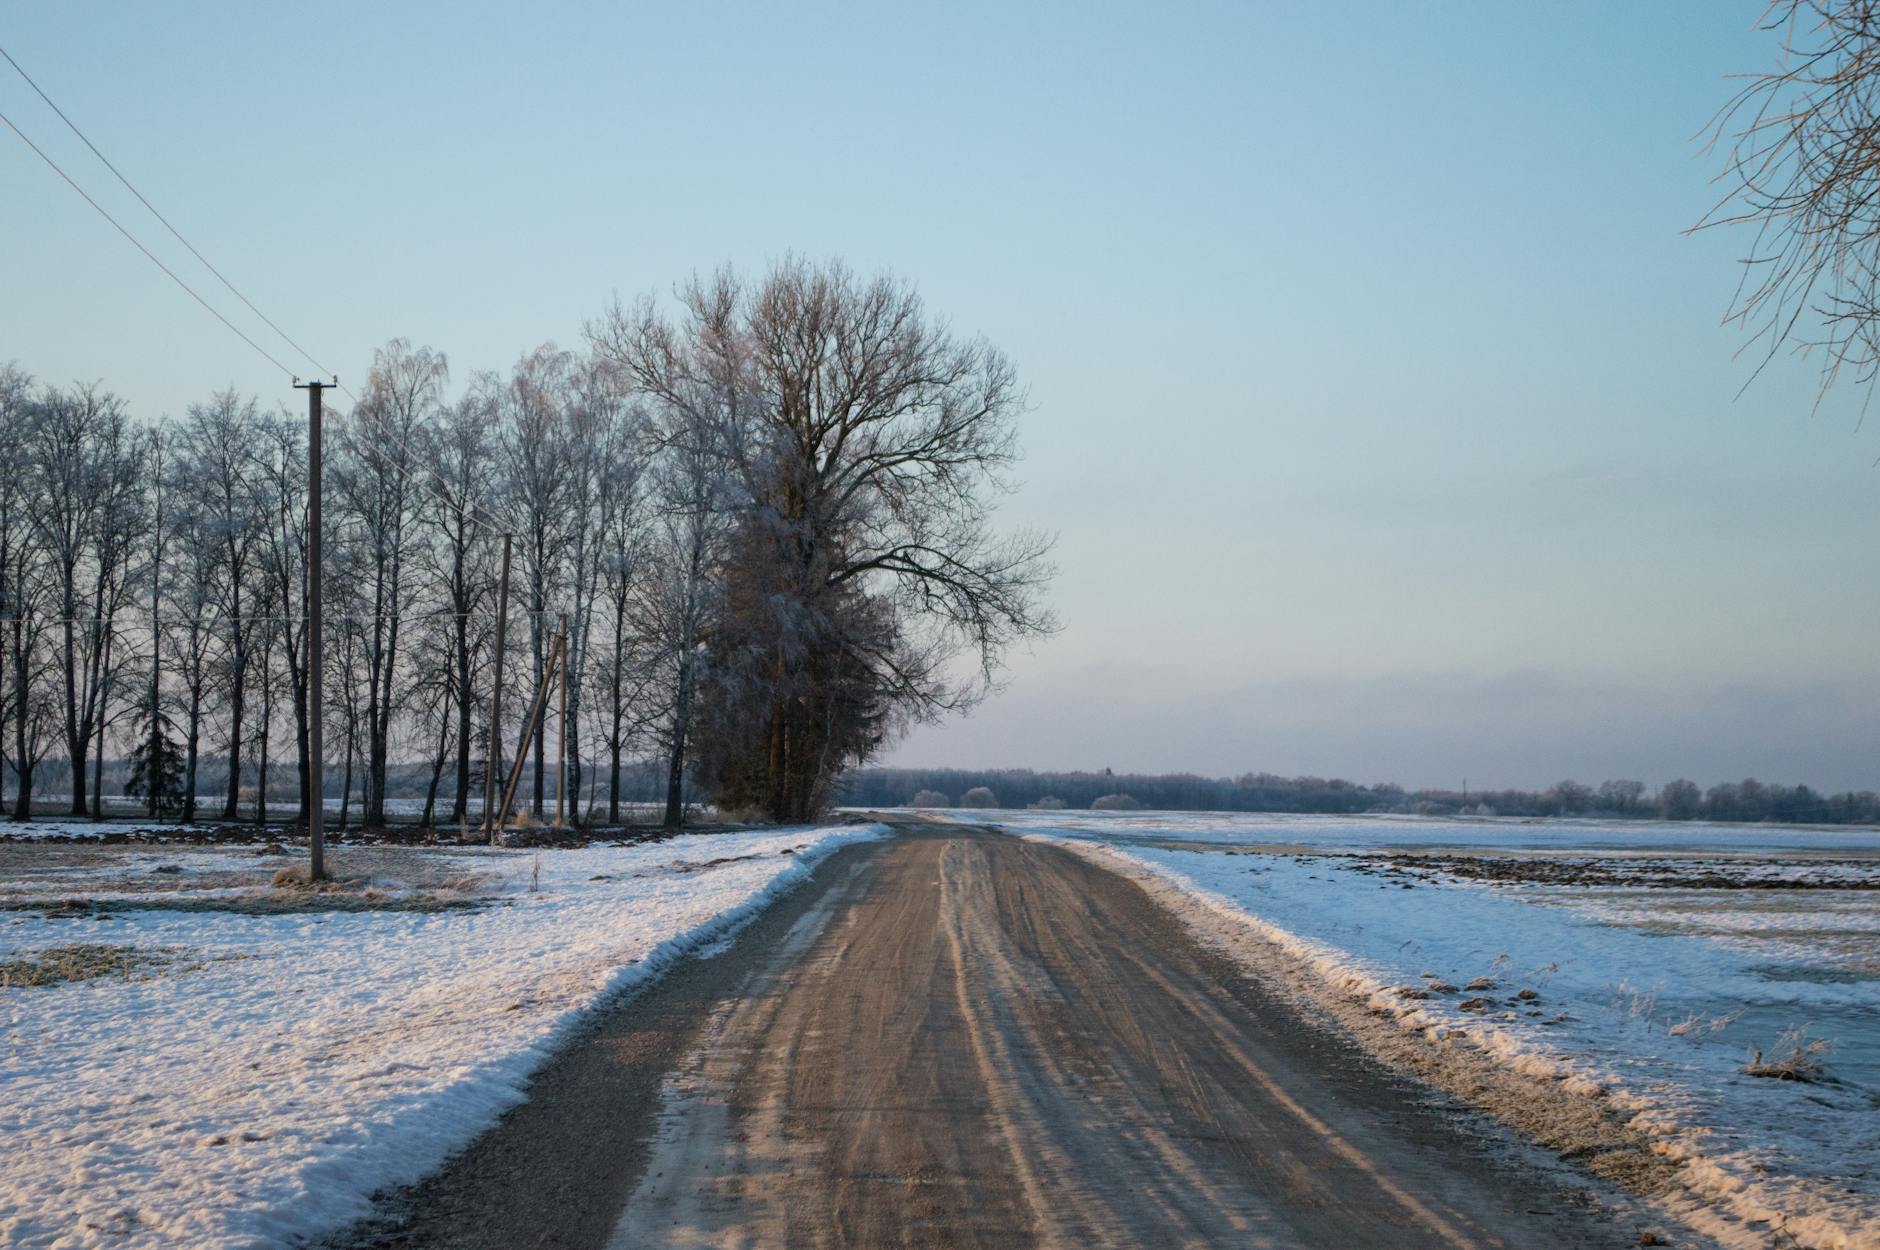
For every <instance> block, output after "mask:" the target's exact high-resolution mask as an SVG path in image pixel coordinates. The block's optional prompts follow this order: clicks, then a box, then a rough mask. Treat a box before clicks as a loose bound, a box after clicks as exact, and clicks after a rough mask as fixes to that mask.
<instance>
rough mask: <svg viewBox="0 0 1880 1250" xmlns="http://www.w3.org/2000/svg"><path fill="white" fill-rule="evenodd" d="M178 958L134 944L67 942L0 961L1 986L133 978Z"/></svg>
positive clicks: (145, 974) (173, 953) (10, 986)
mask: <svg viewBox="0 0 1880 1250" xmlns="http://www.w3.org/2000/svg"><path fill="white" fill-rule="evenodd" d="M176 959H177V954H176V952H174V951H150V950H141V951H140V950H138V949H137V948H136V947H134V946H113V945H111V944H109V943H105V942H68V943H66V944H65V945H63V946H49V947H47V948H46V949H45V950H42V951H35V952H33V953H32V954H29V955H22V956H19V957H17V958H14V959H8V960H4V961H0V989H11V988H13V987H14V986H43V985H63V984H64V983H65V982H67V981H96V980H98V979H99V978H100V977H112V976H121V977H123V978H124V979H125V980H126V981H129V980H131V979H132V978H134V977H136V978H140V979H141V977H147V976H148V975H150V972H151V971H152V970H153V969H156V968H160V967H163V966H164V965H166V964H170V963H174V962H175V961H176Z"/></svg>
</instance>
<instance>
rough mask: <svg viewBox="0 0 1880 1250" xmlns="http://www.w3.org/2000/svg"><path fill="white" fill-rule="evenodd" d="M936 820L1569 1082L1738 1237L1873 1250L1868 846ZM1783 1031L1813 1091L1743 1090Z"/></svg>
mask: <svg viewBox="0 0 1880 1250" xmlns="http://www.w3.org/2000/svg"><path fill="white" fill-rule="evenodd" d="M952 814H953V815H955V816H957V817H959V818H961V819H970V820H978V821H984V820H987V819H990V820H993V821H996V822H998V823H999V824H1001V825H1002V826H1003V827H1005V828H1007V829H1009V830H1012V831H1015V832H1029V833H1038V834H1043V835H1048V836H1053V837H1058V838H1064V839H1068V840H1071V841H1073V842H1078V843H1082V844H1085V845H1086V846H1088V845H1089V844H1092V843H1096V844H1099V845H1100V846H1101V847H1103V848H1105V850H1103V851H1100V852H1098V854H1100V855H1103V854H1109V855H1122V856H1126V857H1127V859H1128V861H1129V862H1131V863H1134V864H1136V865H1139V866H1141V867H1143V868H1146V869H1148V870H1149V871H1151V872H1153V873H1154V874H1157V875H1158V876H1160V877H1162V878H1165V879H1168V880H1170V881H1172V882H1174V883H1175V884H1177V885H1178V886H1180V887H1181V888H1182V889H1183V890H1184V891H1185V892H1186V893H1187V894H1188V895H1189V896H1190V897H1192V898H1193V899H1194V900H1195V901H1196V903H1197V904H1198V905H1200V906H1203V907H1207V908H1224V909H1229V910H1232V911H1234V912H1236V913H1238V914H1240V915H1243V916H1245V917H1247V918H1249V922H1250V923H1253V924H1255V925H1258V926H1260V927H1261V929H1262V930H1263V932H1264V935H1265V936H1268V937H1271V938H1273V939H1275V940H1278V941H1280V942H1282V943H1284V944H1287V946H1288V948H1289V949H1292V950H1295V951H1296V953H1297V954H1298V955H1299V957H1300V958H1301V959H1302V960H1303V961H1306V962H1308V963H1310V964H1311V965H1312V966H1313V967H1314V969H1315V970H1316V971H1317V972H1319V973H1320V974H1322V975H1323V977H1324V978H1325V979H1326V980H1327V981H1328V982H1337V983H1340V984H1342V985H1346V986H1365V987H1368V988H1369V990H1370V992H1371V993H1372V996H1373V998H1374V999H1375V1001H1376V1002H1377V1003H1378V1005H1379V1006H1381V1007H1383V1008H1385V1009H1386V1010H1388V1011H1390V1012H1391V1013H1392V1014H1394V1015H1396V1016H1397V1017H1398V1018H1399V1019H1400V1021H1401V1022H1402V1023H1403V1024H1405V1025H1406V1027H1410V1028H1415V1029H1420V1030H1424V1031H1426V1032H1430V1033H1432V1034H1433V1035H1441V1034H1444V1033H1449V1032H1451V1031H1453V1030H1464V1031H1466V1037H1467V1039H1468V1041H1469V1042H1471V1043H1473V1044H1474V1045H1477V1046H1480V1047H1482V1048H1483V1049H1485V1050H1487V1051H1489V1052H1490V1053H1492V1054H1495V1055H1496V1056H1497V1057H1499V1058H1501V1059H1503V1060H1504V1061H1506V1062H1507V1063H1509V1064H1511V1065H1522V1066H1525V1067H1526V1068H1527V1069H1529V1070H1532V1071H1536V1072H1547V1073H1549V1074H1552V1075H1563V1074H1570V1075H1569V1079H1570V1080H1572V1081H1574V1082H1576V1083H1577V1085H1578V1087H1579V1088H1581V1089H1583V1090H1585V1091H1586V1092H1587V1093H1588V1094H1589V1095H1592V1096H1601V1097H1606V1098H1610V1099H1612V1100H1613V1102H1614V1105H1616V1106H1621V1107H1624V1108H1625V1109H1626V1110H1627V1111H1628V1112H1629V1113H1632V1114H1634V1115H1635V1117H1636V1119H1635V1121H1634V1122H1635V1123H1636V1124H1638V1125H1639V1126H1640V1127H1642V1128H1646V1129H1647V1130H1648V1131H1650V1132H1651V1134H1652V1135H1653V1136H1654V1137H1655V1138H1656V1139H1657V1140H1658V1141H1659V1143H1660V1148H1661V1149H1663V1150H1665V1151H1666V1152H1668V1153H1672V1154H1674V1155H1678V1156H1681V1157H1687V1158H1690V1159H1691V1160H1692V1161H1693V1164H1692V1167H1691V1168H1689V1169H1687V1174H1688V1175H1689V1176H1690V1177H1691V1180H1692V1182H1693V1184H1694V1186H1695V1187H1697V1188H1698V1189H1699V1190H1700V1191H1702V1192H1703V1193H1705V1195H1706V1196H1707V1197H1708V1198H1710V1199H1711V1200H1713V1201H1719V1202H1722V1203H1723V1204H1724V1205H1725V1206H1726V1207H1730V1208H1733V1209H1734V1210H1735V1212H1736V1213H1737V1214H1738V1215H1740V1216H1743V1217H1744V1218H1748V1219H1756V1218H1759V1217H1760V1218H1762V1219H1764V1220H1767V1219H1768V1217H1769V1215H1770V1214H1774V1215H1776V1216H1779V1217H1782V1220H1783V1222H1784V1224H1785V1225H1786V1228H1787V1231H1788V1233H1789V1234H1790V1235H1791V1236H1794V1237H1795V1238H1796V1239H1797V1241H1798V1242H1799V1243H1800V1244H1802V1245H1815V1246H1821V1247H1844V1246H1863V1247H1864V1246H1874V1245H1880V892H1876V891H1874V890H1872V889H1859V888H1853V887H1856V886H1858V885H1860V884H1863V883H1865V884H1867V885H1872V884H1874V883H1876V882H1880V833H1876V832H1875V831H1874V830H1847V829H1802V830H1796V829H1783V828H1771V827H1764V826H1701V825H1700V826H1694V825H1687V824H1612V825H1605V826H1602V825H1598V824H1590V823H1567V822H1546V823H1528V822H1482V821H1466V822H1453V821H1437V820H1421V819H1401V818H1369V817H1361V818H1312V817H1286V816H1271V817H1269V816H1257V815H1241V814H1209V813H1140V812H1136V813H1099V812H1090V813H1085V812H1074V813H1066V812H999V813H985V812H956V813H952ZM1683 883H1693V884H1688V885H1687V884H1683ZM1771 883H1774V884H1776V885H1777V887H1778V888H1768V886H1769V885H1770V884H1771ZM1751 885H1754V886H1757V887H1759V888H1743V887H1745V886H1751ZM1803 885H1813V886H1826V887H1836V886H1839V887H1844V888H1798V887H1800V886H1803ZM1477 978H1482V979H1483V980H1479V981H1478V980H1477ZM1471 982H1474V983H1475V988H1473V989H1470V988H1467V987H1469V986H1470V984H1471ZM1406 990H1408V991H1410V992H1408V993H1406V992H1405V991H1406ZM1791 1029H1798V1030H1801V1031H1802V1035H1803V1036H1804V1037H1805V1038H1806V1039H1809V1040H1822V1041H1827V1042H1829V1043H1831V1045H1832V1049H1831V1050H1829V1051H1827V1053H1826V1054H1825V1056H1824V1058H1825V1061H1826V1073H1825V1076H1826V1078H1827V1079H1825V1080H1822V1081H1820V1082H1814V1083H1801V1082H1792V1081H1785V1080H1773V1079H1767V1078H1759V1077H1755V1076H1750V1075H1746V1074H1745V1073H1744V1071H1743V1069H1744V1067H1745V1064H1746V1063H1747V1062H1748V1061H1749V1060H1750V1059H1751V1057H1752V1054H1753V1052H1754V1051H1755V1050H1757V1049H1760V1050H1762V1051H1763V1052H1764V1055H1765V1057H1766V1058H1768V1057H1773V1056H1774V1054H1775V1052H1777V1051H1778V1050H1779V1049H1782V1048H1783V1047H1784V1046H1785V1045H1786V1043H1784V1042H1782V1041H1781V1038H1782V1035H1783V1034H1784V1033H1785V1032H1788V1031H1789V1030H1791Z"/></svg>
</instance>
